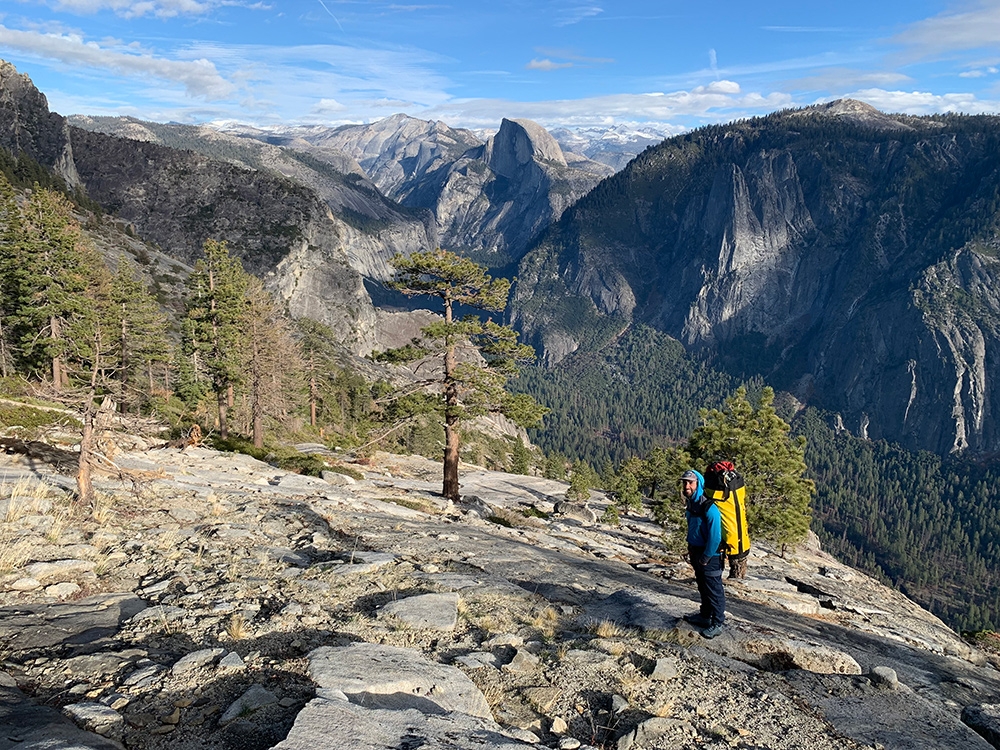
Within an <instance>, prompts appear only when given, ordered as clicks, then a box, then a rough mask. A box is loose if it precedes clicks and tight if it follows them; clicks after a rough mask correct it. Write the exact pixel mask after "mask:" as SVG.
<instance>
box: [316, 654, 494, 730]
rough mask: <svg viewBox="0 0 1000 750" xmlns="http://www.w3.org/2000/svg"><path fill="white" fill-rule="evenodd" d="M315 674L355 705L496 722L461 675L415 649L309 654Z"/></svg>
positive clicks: (476, 690)
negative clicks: (452, 713)
mask: <svg viewBox="0 0 1000 750" xmlns="http://www.w3.org/2000/svg"><path fill="white" fill-rule="evenodd" d="M309 673H310V675H311V676H312V678H313V680H314V681H315V682H316V684H317V685H318V686H319V687H321V688H331V689H334V690H339V691H341V692H342V693H343V694H344V695H345V696H347V698H348V700H350V701H351V702H352V703H358V704H362V705H365V706H372V707H378V708H391V709H394V710H402V709H406V708H417V709H419V710H421V711H424V712H432V713H433V712H438V713H440V712H441V711H457V712H460V713H464V714H468V715H470V716H475V717H479V718H483V719H490V720H492V714H491V713H490V707H489V705H488V704H487V703H486V698H484V697H483V694H482V693H481V692H480V690H479V688H477V687H476V685H475V684H474V683H473V682H472V680H470V679H469V678H468V677H466V676H465V674H464V673H462V671H461V670H459V669H458V668H456V667H450V666H446V665H444V664H438V663H437V662H432V661H430V660H428V659H427V658H425V657H424V656H422V655H421V654H420V653H418V652H416V651H413V650H411V649H405V648H396V647H393V646H382V645H379V644H375V643H354V644H352V645H350V646H342V647H331V646H324V647H321V648H318V649H316V650H315V651H313V652H312V653H310V654H309Z"/></svg>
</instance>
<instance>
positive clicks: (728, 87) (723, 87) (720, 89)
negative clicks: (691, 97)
mask: <svg viewBox="0 0 1000 750" xmlns="http://www.w3.org/2000/svg"><path fill="white" fill-rule="evenodd" d="M702 90H704V91H708V92H710V93H712V94H738V93H740V85H739V84H738V83H736V81H712V82H711V83H710V84H708V86H705V87H704V89H703V88H702V87H701V86H699V87H698V88H696V89H695V91H699V92H700V91H702Z"/></svg>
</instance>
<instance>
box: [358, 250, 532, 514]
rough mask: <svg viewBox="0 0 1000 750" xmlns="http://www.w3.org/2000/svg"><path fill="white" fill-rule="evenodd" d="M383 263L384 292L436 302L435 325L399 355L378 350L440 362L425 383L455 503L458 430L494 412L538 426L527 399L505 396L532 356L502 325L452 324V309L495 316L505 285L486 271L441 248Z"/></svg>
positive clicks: (469, 319) (473, 320)
mask: <svg viewBox="0 0 1000 750" xmlns="http://www.w3.org/2000/svg"><path fill="white" fill-rule="evenodd" d="M390 263H391V264H392V266H393V267H394V268H395V269H396V278H395V280H394V281H392V282H391V284H390V285H391V286H392V287H393V288H394V289H396V290H398V291H400V292H402V293H403V294H405V295H407V296H429V297H437V298H438V299H440V300H441V303H442V305H443V309H442V311H441V320H440V321H437V322H434V323H432V324H431V325H429V326H426V327H424V328H423V329H422V330H421V333H422V337H421V338H420V339H415V340H414V341H413V342H412V343H411V344H408V345H407V346H405V347H402V348H400V349H395V350H392V351H389V352H383V353H382V354H381V355H378V356H379V358H381V359H384V360H389V361H397V362H398V361H407V360H409V361H415V360H417V359H421V358H424V357H433V358H436V359H439V360H440V361H441V363H442V366H443V367H442V370H441V374H440V375H439V376H434V377H432V378H429V379H427V380H425V381H424V384H425V385H428V386H431V385H434V386H437V387H438V388H439V389H440V395H439V397H438V398H437V400H436V401H437V404H436V405H437V407H438V410H439V412H440V413H441V415H442V417H443V421H444V431H445V446H444V484H443V489H442V494H443V495H444V497H445V498H447V499H448V500H451V501H452V502H455V501H457V500H458V499H459V491H458V490H459V486H458V461H459V432H458V428H459V425H460V424H461V423H462V422H463V421H466V420H469V419H472V418H474V417H477V416H481V415H484V414H487V413H500V414H503V415H505V416H507V417H508V418H510V419H511V420H512V421H514V422H515V423H516V424H519V425H521V426H522V427H529V426H533V425H536V424H538V423H540V421H541V419H542V417H543V416H544V415H545V413H546V412H547V409H545V408H544V407H542V406H540V405H539V404H537V403H536V402H535V400H534V399H532V398H531V397H530V396H526V395H524V394H518V395H515V394H511V393H509V392H508V391H507V390H506V388H505V385H506V382H507V380H508V378H510V377H513V376H515V375H516V374H517V372H518V366H519V365H520V364H524V363H527V362H530V361H531V360H532V359H534V354H535V353H534V350H533V349H532V348H531V347H530V346H527V345H525V344H519V343H518V342H517V332H516V331H514V330H513V329H512V328H510V327H509V326H504V325H500V324H498V323H494V322H493V321H492V320H486V321H483V320H480V319H479V318H477V317H475V316H466V317H464V318H462V319H461V320H455V306H456V305H464V306H466V307H472V308H475V309H477V310H483V311H489V312H502V311H503V310H504V309H505V308H506V306H507V295H508V292H509V291H510V281H508V280H507V279H493V278H491V277H490V276H488V275H487V274H486V271H485V269H484V268H483V267H482V266H480V265H478V264H476V263H474V262H473V261H471V260H468V259H467V258H462V257H461V256H459V255H456V254H455V253H451V252H448V251H446V250H440V249H438V250H434V251H429V252H422V253H413V254H412V255H410V256H409V257H405V256H402V255H396V256H394V257H393V258H392V259H391V260H390Z"/></svg>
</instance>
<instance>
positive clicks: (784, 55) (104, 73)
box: [0, 0, 1000, 134]
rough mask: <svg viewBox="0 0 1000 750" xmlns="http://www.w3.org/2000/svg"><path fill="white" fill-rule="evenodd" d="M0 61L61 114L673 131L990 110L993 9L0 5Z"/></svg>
mask: <svg viewBox="0 0 1000 750" xmlns="http://www.w3.org/2000/svg"><path fill="white" fill-rule="evenodd" d="M0 58H2V59H5V60H7V61H8V62H11V63H13V64H14V65H15V66H16V67H17V69H18V70H19V71H20V72H22V73H26V74H28V75H29V76H30V77H31V79H32V81H33V82H34V83H35V85H36V86H37V87H38V88H39V89H40V90H41V91H42V92H43V93H44V94H45V95H46V96H47V98H48V101H49V106H50V108H51V109H52V110H54V111H56V112H59V113H60V114H64V115H70V114H89V115H130V116H133V117H138V118H141V119H144V120H153V121H157V122H182V123H191V124H195V123H205V122H213V121H237V122H242V123H247V124H251V125H256V126H261V127H266V126H269V125H311V124H317V125H339V124H343V123H356V122H371V121H373V120H377V119H380V118H382V117H386V116H389V115H391V114H394V113H397V112H403V113H406V114H409V115H412V116H414V117H420V118H422V119H436V120H443V121H444V122H446V123H447V124H449V125H452V126H460V127H472V128H496V127H498V126H499V123H500V120H501V118H503V117H509V118H514V117H525V118H529V119H532V120H535V121H537V122H539V123H541V124H542V125H544V126H546V127H548V128H553V127H560V126H563V127H575V128H579V127H590V126H594V127H601V128H605V127H608V126H612V125H626V126H635V125H637V124H639V125H644V126H647V127H650V128H656V129H658V131H659V132H661V133H669V134H672V133H677V132H682V131H684V130H686V129H690V128H694V127H698V126H700V125H704V124H708V123H714V122H724V121H728V120H733V119H737V118H741V117H747V116H753V115H760V114H766V113H768V112H772V111H774V110H776V109H785V108H788V107H799V106H806V105H810V104H815V103H819V102H825V101H830V100H833V99H837V98H841V97H851V98H855V99H860V100H862V101H865V102H868V103H869V104H872V105H874V106H875V107H878V108H879V109H881V110H883V111H887V112H906V113H910V114H931V113H937V112H964V113H982V112H997V111H1000V0H970V1H968V2H949V1H947V0H943V1H940V2H928V1H925V0H874V1H873V0H864V1H862V0H840V1H839V2H836V3H833V2H808V1H806V2H803V0H797V1H796V2H788V1H786V0H768V2H760V1H759V0H743V1H742V2H735V1H731V0H704V1H703V2H692V1H691V0H686V1H685V2H676V0H490V2H474V1H473V2H469V0H466V2H462V3H457V2H447V1H445V2H433V1H431V2H422V1H421V0H417V2H415V3H412V4H410V3H408V2H407V0H396V1H395V2H392V1H389V0H3V2H2V3H0Z"/></svg>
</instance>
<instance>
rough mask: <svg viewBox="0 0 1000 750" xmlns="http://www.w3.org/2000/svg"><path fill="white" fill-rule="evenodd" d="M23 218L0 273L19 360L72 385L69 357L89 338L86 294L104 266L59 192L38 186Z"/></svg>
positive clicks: (90, 309)
mask: <svg viewBox="0 0 1000 750" xmlns="http://www.w3.org/2000/svg"><path fill="white" fill-rule="evenodd" d="M7 205H8V209H7V210H9V205H10V204H9V203H8V204H7ZM20 214H21V218H20V223H19V226H18V227H17V234H16V236H15V237H14V238H13V242H12V244H11V247H10V249H11V252H10V253H9V254H6V255H5V257H4V261H3V267H2V269H0V270H2V272H3V276H4V278H5V280H6V284H5V286H6V289H7V293H6V301H7V307H8V314H7V322H8V324H9V326H10V330H11V333H12V337H13V343H14V346H15V348H16V355H17V359H18V360H19V361H20V362H21V363H22V364H23V365H24V366H25V367H26V368H27V369H30V370H32V371H34V372H35V373H37V374H39V375H41V374H42V373H43V372H45V371H46V370H47V371H48V372H49V373H51V379H52V384H53V386H54V387H55V388H56V389H57V390H58V389H61V388H63V387H65V386H66V385H68V382H69V379H68V370H67V365H66V358H67V357H69V356H73V354H74V352H73V351H72V350H73V348H74V347H76V346H83V347H86V346H87V345H88V343H87V342H89V340H90V337H89V335H88V330H87V327H88V326H90V325H92V323H93V318H92V314H93V312H94V311H93V307H92V302H91V300H89V299H88V297H87V294H88V289H89V288H90V287H91V286H92V285H93V284H94V283H95V278H96V276H97V274H99V273H100V271H101V269H103V263H102V262H101V260H100V258H99V256H98V255H97V253H96V251H94V250H93V249H92V248H90V247H88V246H86V245H85V244H84V243H83V241H82V237H81V233H80V228H79V226H78V225H77V224H76V221H75V220H74V219H73V215H72V210H71V206H70V204H69V202H68V201H67V200H66V199H65V198H64V197H63V196H62V195H60V194H59V193H55V192H53V191H50V190H45V189H41V188H38V187H37V185H36V187H35V189H34V190H33V191H32V193H31V196H30V197H29V198H28V200H27V201H26V202H25V204H24V205H23V206H22V207H21V208H20ZM8 225H10V223H8Z"/></svg>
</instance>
